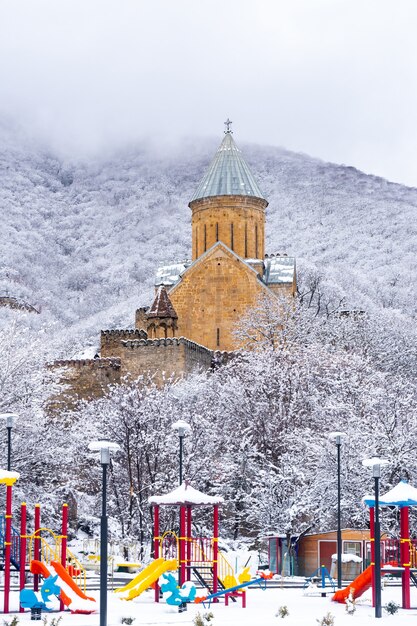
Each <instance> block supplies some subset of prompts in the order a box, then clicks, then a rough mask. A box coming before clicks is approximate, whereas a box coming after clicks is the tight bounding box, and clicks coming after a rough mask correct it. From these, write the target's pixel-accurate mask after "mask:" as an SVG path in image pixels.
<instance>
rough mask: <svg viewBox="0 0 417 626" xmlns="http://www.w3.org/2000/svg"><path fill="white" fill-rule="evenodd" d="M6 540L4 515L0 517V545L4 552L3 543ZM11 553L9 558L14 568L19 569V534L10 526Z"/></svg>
mask: <svg viewBox="0 0 417 626" xmlns="http://www.w3.org/2000/svg"><path fill="white" fill-rule="evenodd" d="M5 538H6V518H5V516H4V515H0V544H1V547H2V549H3V550H4V541H5ZM11 542H12V545H11V553H10V558H11V561H12V563H13V565H14V566H15V567H18V568H20V552H19V547H20V533H19V531H18V530H16V528H15V527H14V526H12V537H11Z"/></svg>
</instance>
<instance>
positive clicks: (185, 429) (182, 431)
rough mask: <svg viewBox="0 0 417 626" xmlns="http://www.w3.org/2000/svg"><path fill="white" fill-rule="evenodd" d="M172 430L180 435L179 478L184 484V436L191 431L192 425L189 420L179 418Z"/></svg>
mask: <svg viewBox="0 0 417 626" xmlns="http://www.w3.org/2000/svg"><path fill="white" fill-rule="evenodd" d="M171 428H172V430H176V431H177V432H178V437H179V440H180V459H179V460H180V474H179V479H180V485H182V481H183V466H182V456H183V446H184V437H185V436H186V434H187V433H189V432H191V426H190V425H189V424H188V422H186V421H184V420H178V422H175V423H174V424H172V426H171Z"/></svg>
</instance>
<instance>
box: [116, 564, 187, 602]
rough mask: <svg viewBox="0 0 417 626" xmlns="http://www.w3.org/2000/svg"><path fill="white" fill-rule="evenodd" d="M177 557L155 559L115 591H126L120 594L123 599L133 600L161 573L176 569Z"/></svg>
mask: <svg viewBox="0 0 417 626" xmlns="http://www.w3.org/2000/svg"><path fill="white" fill-rule="evenodd" d="M177 567H178V564H177V559H170V560H169V561H166V560H165V559H156V560H155V561H152V563H150V564H149V565H148V566H147V567H145V569H144V570H142V571H141V572H139V574H138V575H137V576H135V578H134V579H133V580H131V581H130V583H128V584H127V585H125V586H124V587H119V588H118V589H115V590H114V591H115V593H127V595H125V596H122V599H123V600H133V598H136V597H137V596H139V595H140V594H141V593H142V591H145V590H146V589H149V587H150V586H151V585H152V583H154V582H155V581H157V580H158V578H159V577H160V576H162V574H164V573H165V572H168V571H170V570H175V569H177Z"/></svg>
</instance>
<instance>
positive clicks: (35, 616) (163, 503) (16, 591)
mask: <svg viewBox="0 0 417 626" xmlns="http://www.w3.org/2000/svg"><path fill="white" fill-rule="evenodd" d="M18 478H19V476H18V474H17V473H15V472H6V471H1V473H0V484H1V485H4V486H5V487H6V510H5V515H3V516H2V518H1V520H0V539H1V541H2V548H3V558H4V561H3V573H2V578H3V593H2V595H3V597H2V598H1V597H0V600H2V601H3V602H2V606H3V614H5V615H7V614H9V615H10V614H14V615H15V616H16V618H17V619H18V621H19V622H20V623H25V622H30V621H32V620H39V619H41V616H43V618H45V617H46V619H48V614H49V615H53V614H59V613H60V614H61V615H62V616H63V619H64V624H68V625H69V626H70V625H71V624H73V625H74V626H88V625H89V624H97V621H98V613H99V608H100V603H99V592H98V591H89V590H88V589H87V584H86V582H87V577H86V570H85V569H84V566H83V563H81V562H80V560H78V559H77V557H76V555H75V554H73V553H72V552H71V550H70V549H69V547H68V541H67V527H68V510H67V505H66V504H64V505H63V506H62V521H61V528H60V531H59V533H57V532H54V531H53V530H51V529H50V528H47V527H45V526H43V525H42V523H41V505H40V504H37V505H36V506H35V508H34V514H33V528H31V529H29V528H28V524H27V511H26V504H25V503H22V504H21V506H20V515H19V524H20V527H19V528H16V527H15V526H14V525H13V497H12V492H13V486H14V484H15V482H16V480H18ZM222 502H223V500H222V498H220V497H216V496H209V495H207V494H204V493H202V492H200V491H198V490H197V489H194V488H193V487H192V486H190V485H189V484H188V483H186V482H184V483H182V484H181V485H180V486H179V487H177V488H176V489H174V490H173V491H171V492H169V493H167V494H165V495H162V496H160V495H158V496H151V497H150V498H149V504H150V505H151V506H152V508H153V519H154V528H153V559H152V560H151V561H150V562H149V563H147V564H144V565H143V566H142V567H141V569H140V571H139V572H138V573H136V574H130V575H129V574H128V575H127V580H126V584H124V585H122V586H121V587H118V588H116V589H114V590H112V591H109V592H108V615H107V623H108V624H109V625H112V624H115V625H116V624H120V623H121V622H122V620H126V619H127V620H128V622H129V620H133V622H135V621H136V620H137V622H136V623H137V624H143V625H147V624H149V625H151V624H152V625H153V624H159V625H160V626H164V625H165V624H193V623H194V618H195V616H196V615H197V614H198V613H200V614H201V615H204V614H207V613H210V612H213V614H214V619H213V620H212V621H211V622H210V623H211V624H213V625H214V626H223V625H224V626H226V625H227V626H234V625H235V624H236V626H237V625H239V626H245V625H246V624H248V625H249V624H251V625H253V624H255V623H260V624H262V625H263V624H274V623H276V622H277V620H280V619H281V617H282V616H281V615H280V610H281V611H282V610H283V609H284V608H285V615H284V617H285V623H286V624H288V625H290V626H306V625H307V624H308V623H311V624H316V623H320V620H322V619H323V618H324V617H325V616H326V615H327V614H330V615H331V616H333V617H334V618H335V622H334V623H335V624H336V625H337V626H339V625H341V626H343V625H344V624H347V623H348V622H349V623H351V620H352V619H355V618H359V620H360V623H362V622H363V620H364V619H365V620H367V619H369V618H374V608H373V607H374V605H375V581H374V573H375V571H374V570H375V566H374V564H373V563H372V564H371V565H370V566H369V567H368V568H366V569H365V570H364V571H363V572H361V574H360V575H359V576H358V577H357V578H356V579H355V580H354V581H353V582H351V583H350V584H349V585H348V586H347V587H345V588H344V589H341V590H338V591H335V582H334V580H333V579H330V577H329V576H328V572H327V570H326V568H325V567H324V566H323V567H322V568H321V570H322V572H321V573H322V575H321V577H320V576H316V577H311V579H310V580H307V581H306V582H305V584H304V585H303V584H302V583H303V581H304V580H305V579H302V580H298V581H295V579H294V578H292V579H289V580H286V579H281V578H280V577H276V576H275V580H272V578H273V575H272V574H271V573H270V572H268V571H256V572H254V571H252V572H251V571H250V568H249V567H243V568H239V570H238V569H237V568H233V566H232V564H231V562H230V561H229V560H228V558H227V554H224V553H223V552H222V551H220V550H219V545H218V542H219V507H220V506H221V504H222ZM365 503H366V505H367V506H368V507H369V512H370V532H371V543H373V541H372V538H373V532H374V502H373V500H372V499H369V498H367V499H366V500H365ZM380 506H382V507H383V506H390V507H398V508H399V511H400V519H401V524H400V535H399V537H398V538H397V540H392V541H391V543H390V544H389V545H388V544H387V545H386V546H385V548H384V550H383V556H384V558H382V560H381V574H382V576H385V575H394V576H395V583H396V584H393V583H391V584H390V585H387V586H386V588H385V589H383V592H382V606H386V605H387V604H389V603H395V604H396V605H397V611H396V613H395V614H394V615H390V614H388V612H386V613H384V614H383V616H382V618H381V619H382V620H386V619H389V620H390V624H392V625H394V626H396V625H397V624H406V623H411V620H413V621H415V619H416V618H417V577H416V575H415V573H414V567H415V564H414V560H415V559H414V556H415V555H414V552H413V551H414V547H413V541H412V540H411V539H410V536H409V535H410V532H409V517H408V515H409V508H410V507H412V506H417V489H415V488H414V487H412V486H410V485H408V483H405V482H401V483H399V484H398V485H397V486H396V487H394V488H393V489H392V490H391V491H389V492H388V493H387V494H385V496H382V497H381V499H380ZM173 508H174V509H175V511H176V513H175V517H176V518H178V519H179V532H177V533H176V532H175V531H174V530H166V531H165V532H163V533H161V519H162V517H163V512H164V510H168V509H169V510H170V511H172V510H173ZM202 509H204V510H205V511H206V520H207V519H210V518H211V520H212V532H211V534H210V533H209V534H208V536H204V537H201V536H200V537H199V536H194V535H193V533H192V528H193V521H194V517H195V516H198V515H199V514H200V511H201V510H202ZM394 542H396V543H394ZM395 546H397V548H398V549H397V550H396V552H395V550H394V547H395ZM371 551H372V554H371V558H372V561H373V560H374V556H373V546H371ZM96 556H97V558H99V555H96ZM385 557H386V558H385ZM393 557H395V559H393ZM324 572H326V576H325V575H324ZM12 574H14V586H12V578H13V576H12ZM289 582H291V583H294V582H298V583H299V587H298V588H296V589H294V588H288V587H287V584H288V583H289ZM411 582H412V583H414V586H413V585H411ZM16 583H17V585H16ZM307 583H308V584H307ZM349 596H350V600H352V599H353V600H354V606H353V608H354V614H355V617H353V615H352V614H349V613H348V612H347V609H346V606H347V604H346V599H347V598H349ZM400 607H401V608H400ZM63 611H65V612H64V613H63ZM133 622H132V623H133ZM134 626H136V624H134Z"/></svg>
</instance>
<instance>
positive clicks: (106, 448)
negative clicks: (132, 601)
mask: <svg viewBox="0 0 417 626" xmlns="http://www.w3.org/2000/svg"><path fill="white" fill-rule="evenodd" d="M88 449H89V450H92V451H94V452H100V463H101V467H102V470H103V473H102V493H101V518H100V626H106V625H107V541H108V532H107V530H108V526H107V467H108V465H109V463H110V452H112V451H113V452H116V451H117V450H119V449H120V446H119V445H118V444H117V443H113V442H111V441H92V442H91V443H90V444H88Z"/></svg>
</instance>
